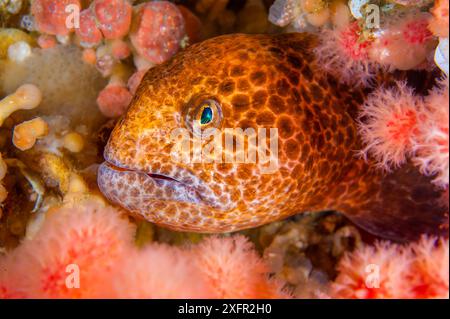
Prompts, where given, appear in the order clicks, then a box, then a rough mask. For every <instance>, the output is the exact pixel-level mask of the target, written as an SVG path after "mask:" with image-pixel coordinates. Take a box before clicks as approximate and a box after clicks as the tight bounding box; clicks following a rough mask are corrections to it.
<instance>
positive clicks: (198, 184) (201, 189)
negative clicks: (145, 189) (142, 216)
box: [101, 161, 216, 207]
mask: <svg viewBox="0 0 450 319" xmlns="http://www.w3.org/2000/svg"><path fill="white" fill-rule="evenodd" d="M101 166H103V167H104V168H106V169H107V170H109V171H115V172H117V173H119V174H121V173H124V174H126V173H131V174H133V173H134V174H139V175H141V176H142V175H144V176H147V178H150V179H151V180H153V181H154V184H156V186H158V187H159V188H167V187H171V188H174V187H176V188H178V189H180V188H183V189H185V191H186V193H190V194H191V195H190V196H188V198H190V200H187V201H188V202H191V201H193V202H196V203H197V204H199V203H203V204H205V205H207V206H212V207H215V206H216V204H215V201H214V200H213V198H212V197H211V192H212V191H211V190H210V189H209V188H208V187H207V186H205V184H204V182H203V181H202V180H201V179H199V178H198V177H195V180H194V178H193V177H188V178H187V179H188V180H187V181H183V180H180V179H176V178H174V177H171V176H168V175H163V174H159V173H152V172H145V171H140V170H134V169H130V168H126V167H121V166H117V165H116V164H112V163H111V162H109V161H105V162H103V164H102V165H101ZM179 169H181V168H179ZM193 184H194V185H193ZM105 195H106V194H105ZM161 199H162V198H161ZM162 200H164V199H162ZM166 200H171V199H170V198H167V199H166Z"/></svg>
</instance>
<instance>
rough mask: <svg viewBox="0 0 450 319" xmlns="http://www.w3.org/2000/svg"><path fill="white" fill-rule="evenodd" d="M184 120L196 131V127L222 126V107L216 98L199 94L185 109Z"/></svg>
mask: <svg viewBox="0 0 450 319" xmlns="http://www.w3.org/2000/svg"><path fill="white" fill-rule="evenodd" d="M184 122H185V124H186V126H187V127H188V128H189V129H190V130H191V131H195V130H194V128H200V129H202V130H203V129H207V128H220V126H221V124H222V109H221V106H220V104H219V102H217V100H215V99H214V98H211V97H205V96H198V97H195V98H193V99H192V100H191V101H190V102H189V103H188V105H187V107H186V109H185V111H184Z"/></svg>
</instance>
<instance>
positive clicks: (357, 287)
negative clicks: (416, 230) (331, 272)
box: [333, 237, 449, 299]
mask: <svg viewBox="0 0 450 319" xmlns="http://www.w3.org/2000/svg"><path fill="white" fill-rule="evenodd" d="M338 271H339V275H338V277H337V279H336V280H335V282H334V283H333V294H334V296H335V297H338V298H361V299H370V298H448V280H449V279H448V278H449V277H448V271H449V265H448V239H447V240H445V239H438V238H427V237H423V238H421V239H420V241H418V242H416V243H412V244H410V245H404V246H402V245H397V244H392V243H389V242H379V243H377V244H375V246H365V247H363V248H360V249H358V250H356V251H355V252H353V253H350V254H348V255H347V256H345V257H344V258H343V259H342V260H341V261H340V263H339V266H338Z"/></svg>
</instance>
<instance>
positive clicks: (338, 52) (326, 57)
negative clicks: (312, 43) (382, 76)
mask: <svg viewBox="0 0 450 319" xmlns="http://www.w3.org/2000/svg"><path fill="white" fill-rule="evenodd" d="M320 40H321V41H320V44H319V46H318V47H317V48H316V49H315V54H316V57H317V60H318V64H319V65H320V66H321V67H323V68H324V70H325V71H327V72H328V73H330V74H332V75H334V76H336V77H338V78H339V79H340V80H341V81H343V82H344V83H347V84H354V85H364V86H368V85H370V84H371V83H372V81H373V78H374V77H375V75H376V73H377V72H378V70H379V69H380V67H379V65H377V64H376V63H374V62H371V61H370V60H369V55H368V53H369V49H370V47H371V45H372V44H371V42H370V41H369V40H364V39H362V30H361V28H360V26H359V25H358V22H356V21H355V22H352V23H350V24H349V25H347V26H345V27H343V28H339V29H334V30H323V31H322V33H321V35H320Z"/></svg>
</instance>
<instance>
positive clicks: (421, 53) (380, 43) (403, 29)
mask: <svg viewBox="0 0 450 319" xmlns="http://www.w3.org/2000/svg"><path fill="white" fill-rule="evenodd" d="M430 17H431V15H430V14H429V13H425V12H416V11H415V10H413V11H412V12H411V13H408V14H407V15H405V16H404V17H403V16H393V17H391V18H390V19H388V21H387V22H386V25H385V26H384V27H383V30H382V32H379V35H377V37H376V39H375V41H374V42H373V44H372V46H371V48H370V50H369V57H370V59H371V60H372V61H374V62H376V63H379V64H380V65H383V66H385V67H386V68H389V69H398V70H411V69H416V68H422V67H423V66H424V65H426V60H427V58H428V56H429V55H430V54H431V53H432V51H433V50H434V49H435V47H436V39H435V38H434V37H433V34H432V33H431V32H430V31H429V30H428V21H429V19H430Z"/></svg>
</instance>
